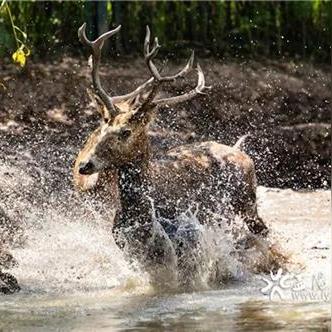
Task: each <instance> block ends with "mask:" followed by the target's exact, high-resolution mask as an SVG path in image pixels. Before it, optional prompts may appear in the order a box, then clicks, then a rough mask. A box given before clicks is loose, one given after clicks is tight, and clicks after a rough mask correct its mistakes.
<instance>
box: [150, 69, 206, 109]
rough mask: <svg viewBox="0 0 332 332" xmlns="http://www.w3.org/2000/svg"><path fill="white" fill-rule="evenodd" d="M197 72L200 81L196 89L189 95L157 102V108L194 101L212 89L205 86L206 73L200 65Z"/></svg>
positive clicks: (185, 94)
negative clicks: (205, 91) (193, 99)
mask: <svg viewBox="0 0 332 332" xmlns="http://www.w3.org/2000/svg"><path fill="white" fill-rule="evenodd" d="M197 72H198V81H197V85H196V87H195V89H193V90H191V91H189V92H188V93H184V94H183V95H180V96H176V97H170V98H163V99H158V100H155V101H154V103H155V104H156V105H157V106H164V105H168V106H170V105H175V104H177V103H181V102H184V101H187V100H189V99H192V98H194V97H196V96H197V95H199V94H204V92H203V91H204V90H205V89H210V88H211V87H209V86H205V77H204V73H203V70H202V68H201V66H200V65H199V63H198V64H197Z"/></svg>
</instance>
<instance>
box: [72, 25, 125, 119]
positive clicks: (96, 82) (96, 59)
mask: <svg viewBox="0 0 332 332" xmlns="http://www.w3.org/2000/svg"><path fill="white" fill-rule="evenodd" d="M120 29H121V25H119V26H118V27H117V28H115V29H113V30H110V31H108V32H105V33H104V34H102V35H101V36H99V37H98V38H97V39H96V40H94V41H91V40H89V39H88V38H87V36H86V23H84V24H83V25H82V26H81V27H80V28H79V29H78V38H79V40H80V41H81V43H82V44H84V45H86V46H88V47H91V49H92V81H93V87H94V89H95V90H96V92H97V95H98V96H99V97H100V98H101V100H102V101H103V102H104V103H105V105H106V107H107V109H108V111H109V112H110V113H111V114H112V115H113V116H114V115H116V113H117V112H116V110H115V107H114V104H113V101H112V98H111V97H110V96H109V95H108V94H107V93H106V91H105V90H104V88H103V87H102V86H101V82H100V77H99V65H100V58H101V50H102V48H103V46H104V41H105V40H106V39H108V38H110V37H111V36H113V35H114V34H116V33H117V32H119V31H120Z"/></svg>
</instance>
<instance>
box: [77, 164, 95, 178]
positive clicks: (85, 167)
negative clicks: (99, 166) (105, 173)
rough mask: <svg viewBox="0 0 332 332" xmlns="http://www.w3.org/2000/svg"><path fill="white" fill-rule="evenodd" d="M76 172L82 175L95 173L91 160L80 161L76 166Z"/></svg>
mask: <svg viewBox="0 0 332 332" xmlns="http://www.w3.org/2000/svg"><path fill="white" fill-rule="evenodd" d="M78 172H79V173H80V174H82V175H90V174H93V173H95V166H94V164H93V162H91V161H87V162H82V163H80V164H79V166H78Z"/></svg>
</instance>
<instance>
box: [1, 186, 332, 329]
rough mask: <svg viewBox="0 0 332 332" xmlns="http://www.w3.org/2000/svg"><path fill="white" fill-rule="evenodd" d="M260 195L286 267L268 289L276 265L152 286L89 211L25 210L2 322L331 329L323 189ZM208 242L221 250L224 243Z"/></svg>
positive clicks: (18, 325) (11, 325)
mask: <svg viewBox="0 0 332 332" xmlns="http://www.w3.org/2000/svg"><path fill="white" fill-rule="evenodd" d="M21 185H22V184H21ZM258 202H259V213H260V215H261V216H262V218H263V219H264V220H265V221H266V223H267V224H268V225H269V227H270V228H271V230H272V234H273V238H274V240H275V241H277V242H278V244H279V246H280V247H282V248H283V250H284V252H286V253H287V255H288V256H289V257H290V259H289V260H290V262H289V264H288V266H287V269H288V270H287V271H286V270H285V269H284V270H280V271H279V273H280V277H284V279H285V278H286V277H287V278H288V280H286V285H285V283H284V284H282V286H280V285H279V286H280V287H279V286H276V287H277V288H276V287H274V286H273V287H274V288H273V287H272V288H273V289H274V291H273V289H272V288H271V287H270V288H269V287H267V286H268V284H269V282H274V283H276V282H277V281H273V280H272V278H274V279H276V278H277V277H276V276H275V275H276V272H275V273H274V275H272V277H271V276H270V275H262V274H261V275H255V274H250V273H244V274H243V275H242V276H241V278H238V279H237V280H236V281H232V282H228V283H225V284H224V285H222V287H220V288H219V289H217V290H216V289H211V288H208V287H205V288H202V289H200V290H197V291H195V292H190V293H183V292H181V291H178V292H173V293H170V292H166V291H165V292H163V291H158V292H157V291H155V290H154V289H153V288H152V287H151V285H150V283H149V278H148V276H147V275H146V274H145V273H144V272H143V271H139V269H133V268H132V266H131V265H129V264H128V262H127V261H126V260H125V258H124V257H123V254H122V253H121V252H120V251H119V250H118V249H117V247H116V246H115V244H114V243H113V242H112V238H111V237H110V235H109V234H110V232H109V230H107V229H106V228H105V227H103V226H98V222H96V220H98V215H97V214H94V210H93V209H91V214H92V218H89V220H90V221H91V222H87V221H86V220H83V221H82V217H80V218H78V217H77V219H78V220H77V221H76V222H71V223H68V222H67V221H68V218H71V219H73V218H75V217H74V216H73V215H70V214H67V213H65V212H63V213H62V212H61V211H59V209H54V210H52V209H48V210H49V212H48V215H47V216H45V214H43V216H42V218H41V215H40V214H39V213H38V210H37V209H36V211H37V212H36V211H34V209H32V210H31V211H29V220H30V225H27V227H26V228H27V229H26V232H25V235H24V236H25V241H24V245H23V244H22V245H16V247H15V248H14V249H13V250H12V253H13V254H14V257H15V258H16V259H17V260H18V263H19V265H18V266H17V267H15V268H14V269H13V270H12V271H11V272H12V273H13V274H14V275H15V276H16V277H17V278H18V280H19V282H20V284H21V286H22V290H21V292H20V293H18V294H15V295H11V296H4V295H0V330H1V331H2V330H4V331H7V330H15V331H53V330H54V331H55V330H56V331H67V330H74V331H75V330H76V331H257V330H261V331H295V330H296V331H297V330H302V331H309V330H310V331H327V330H329V325H330V316H331V310H330V304H329V303H330V301H329V295H330V279H331V278H330V276H331V275H330V270H331V265H330V242H331V241H330V240H331V239H330V234H331V232H330V226H331V224H330V221H331V214H330V192H328V191H314V192H295V191H292V190H280V189H270V188H264V187H259V188H258ZM20 209H22V206H21V207H20ZM40 218H41V219H42V222H39V219H40ZM83 219H84V218H83ZM85 219H86V218H85ZM92 220H93V221H92ZM32 221H33V222H32ZM216 249H218V250H221V251H222V250H225V257H227V250H226V249H227V248H216ZM235 265H236V264H235V262H234V261H231V260H227V259H226V258H225V268H227V269H228V270H231V271H233V272H234V271H236V272H234V273H239V267H238V266H235ZM263 278H265V281H264V280H263ZM287 278H286V279H287ZM273 285H274V284H273ZM278 287H279V288H278ZM264 288H265V290H263V291H262V289H264ZM278 290H279V292H278ZM272 291H273V294H272Z"/></svg>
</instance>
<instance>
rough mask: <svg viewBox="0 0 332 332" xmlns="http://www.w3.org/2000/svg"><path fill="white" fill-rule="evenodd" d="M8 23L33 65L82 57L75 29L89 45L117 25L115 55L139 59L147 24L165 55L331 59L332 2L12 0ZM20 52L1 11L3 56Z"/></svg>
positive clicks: (1, 50)
mask: <svg viewBox="0 0 332 332" xmlns="http://www.w3.org/2000/svg"><path fill="white" fill-rule="evenodd" d="M9 6H10V9H11V13H12V16H13V21H14V24H15V25H16V26H19V27H20V29H21V30H23V31H25V32H27V33H28V46H29V47H30V48H31V50H32V56H33V57H35V58H50V57H52V56H61V55H62V54H63V53H69V54H73V55H76V54H79V53H80V52H82V50H83V47H82V46H81V45H80V44H79V42H78V38H77V29H78V27H79V26H80V25H81V24H82V23H83V22H85V21H86V22H88V27H89V31H88V33H89V35H90V37H91V38H94V37H96V36H97V34H99V33H101V32H103V31H104V30H105V29H107V28H110V27H114V26H115V25H117V24H120V23H121V24H122V30H121V34H120V35H119V36H118V38H117V39H116V40H115V42H113V43H112V45H113V46H112V47H113V48H115V51H116V52H114V53H113V54H117V55H118V54H136V53H138V52H139V53H141V52H142V44H143V39H144V34H145V25H146V24H149V25H150V27H151V29H152V34H153V35H158V37H159V40H160V42H161V43H162V44H163V45H164V46H166V48H167V50H168V52H170V56H172V54H173V55H174V54H176V56H185V55H187V54H189V51H188V52H187V51H183V50H187V49H188V48H195V49H196V50H197V51H198V52H199V55H200V56H209V55H213V56H232V57H238V58H240V59H242V58H243V59H246V58H248V57H257V56H265V57H283V56H284V57H293V58H299V59H309V60H313V61H317V62H329V61H330V59H331V30H332V8H331V1H323V0H313V1H289V2H287V1H280V2H279V1H265V2H253V1H125V2H121V1H105V2H104V1H98V2H89V1H30V2H26V1H17V2H16V1H15V2H10V3H9ZM16 48H17V45H16V43H15V39H14V38H13V33H12V27H11V23H10V19H9V17H8V13H7V12H6V11H5V10H4V9H2V10H1V12H0V56H1V57H4V56H10V54H12V53H13V51H14V50H15V49H16Z"/></svg>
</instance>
